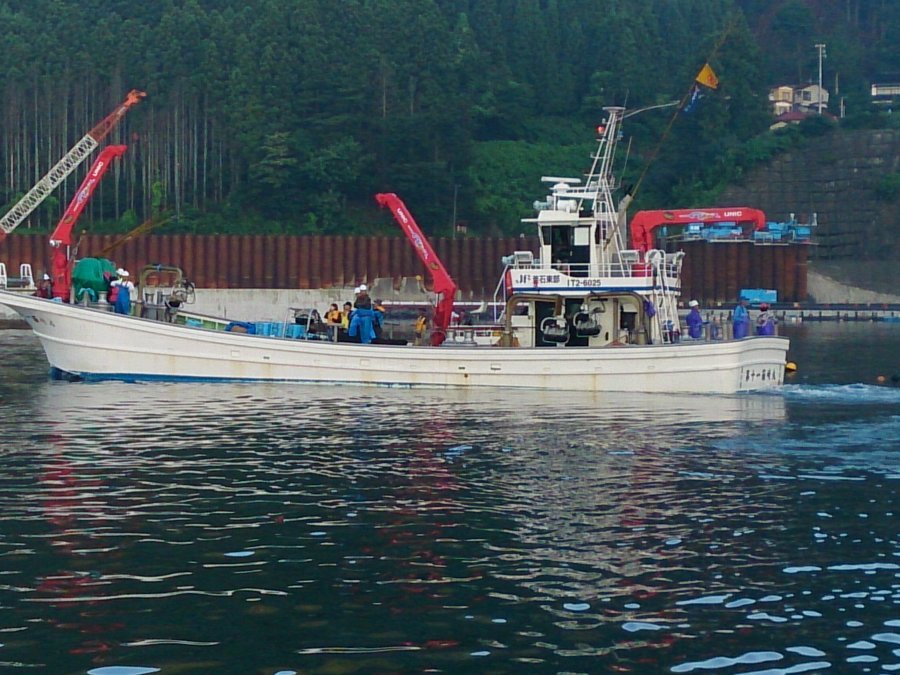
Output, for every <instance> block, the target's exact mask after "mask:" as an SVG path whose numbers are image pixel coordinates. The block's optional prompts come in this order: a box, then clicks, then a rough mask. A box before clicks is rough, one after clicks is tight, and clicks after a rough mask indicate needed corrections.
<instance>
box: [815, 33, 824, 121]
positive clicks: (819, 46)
mask: <svg viewBox="0 0 900 675" xmlns="http://www.w3.org/2000/svg"><path fill="white" fill-rule="evenodd" d="M816 49H817V50H818V52H819V114H820V115H821V114H822V59H824V58H825V44H824V43H822V42H820V43H818V44H816Z"/></svg>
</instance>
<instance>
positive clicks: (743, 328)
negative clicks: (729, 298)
mask: <svg viewBox="0 0 900 675" xmlns="http://www.w3.org/2000/svg"><path fill="white" fill-rule="evenodd" d="M749 302H750V301H749V300H748V299H747V298H746V297H744V296H743V295H742V296H741V300H740V302H738V305H737V307H735V308H734V315H733V316H732V319H731V320H732V323H733V324H734V339H735V340H740V339H741V338H745V337H747V336H748V335H749V334H750V311H749V310H748V309H747V304H748V303H749Z"/></svg>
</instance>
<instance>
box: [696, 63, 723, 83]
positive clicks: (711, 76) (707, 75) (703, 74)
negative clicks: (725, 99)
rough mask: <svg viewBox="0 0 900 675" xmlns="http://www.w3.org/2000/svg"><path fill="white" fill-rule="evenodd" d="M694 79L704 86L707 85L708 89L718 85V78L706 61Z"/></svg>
mask: <svg viewBox="0 0 900 675" xmlns="http://www.w3.org/2000/svg"><path fill="white" fill-rule="evenodd" d="M694 79H695V80H697V82H699V83H700V84H702V85H703V86H704V87H709V88H710V89H715V88H716V87H718V86H719V78H718V77H716V74H715V73H714V72H713V69H712V68H711V67H710V65H709V64H708V63H707V64H704V66H703V67H702V68H701V69H700V72H699V73H697V77H696V78H694Z"/></svg>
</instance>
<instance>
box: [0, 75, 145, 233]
mask: <svg viewBox="0 0 900 675" xmlns="http://www.w3.org/2000/svg"><path fill="white" fill-rule="evenodd" d="M146 95H147V94H145V93H144V92H142V91H138V90H137V89H132V90H131V91H130V92H128V96H126V97H125V100H124V101H123V102H122V103H120V104H119V106H118V107H117V108H116V109H115V110H113V111H112V112H111V113H110V114H109V115H107V116H106V117H105V118H104V119H103V120H102V121H101V122H100V123H99V124H97V125H96V126H95V127H94V128H93V129H91V130H90V131H89V132H87V134H85V136H84V138H82V139H81V140H80V141H78V142H77V143H76V144H75V145H74V146H73V147H72V149H71V150H69V152H67V153H66V154H65V156H64V157H63V158H62V159H61V160H59V161H58V162H57V163H56V165H55V166H54V167H53V168H52V169H50V171H48V172H47V175H46V176H44V177H43V178H41V179H40V180H39V181H38V182H37V184H36V185H35V186H34V187H33V188H31V190H29V191H28V193H27V194H26V195H25V196H24V197H22V199H20V200H19V201H18V202H17V203H16V205H15V206H13V207H12V208H11V209H10V210H9V211H8V212H7V213H6V215H4V216H3V218H0V242H2V241H3V240H4V239H6V236H7V235H8V234H9V233H10V232H12V231H13V230H15V229H16V228H17V227H18V226H19V225H21V224H22V222H23V221H24V220H25V219H26V218H27V217H28V215H29V214H30V213H31V212H32V211H34V210H35V209H36V208H37V207H38V205H39V204H40V203H41V202H42V201H44V199H46V198H47V195H49V194H50V193H51V192H52V191H53V190H55V189H56V188H57V187H58V186H59V184H60V183H62V182H63V181H64V180H65V179H66V177H67V176H68V175H69V174H70V173H72V172H73V171H74V170H75V167H77V166H78V165H79V164H81V163H82V162H83V161H84V160H85V158H86V157H87V156H88V155H90V154H91V153H92V152H93V151H94V150H95V149H96V148H97V146H98V145H100V141H102V140H103V139H104V138H106V136H107V135H108V134H109V132H110V131H112V130H113V128H114V127H115V126H116V124H118V123H119V120H121V119H122V117H124V116H125V113H126V112H128V109H129V108H131V106H133V105H135V104H137V103H139V102H140V100H141V99H142V98H144V97H145V96H146Z"/></svg>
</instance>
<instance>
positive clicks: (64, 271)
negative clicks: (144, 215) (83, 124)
mask: <svg viewBox="0 0 900 675" xmlns="http://www.w3.org/2000/svg"><path fill="white" fill-rule="evenodd" d="M126 150H128V146H127V145H108V146H106V147H105V148H103V151H102V152H101V153H100V156H99V157H97V159H96V161H95V162H94V164H93V165H92V166H91V170H90V171H88V175H87V176H86V177H85V179H84V182H83V183H82V184H81V187H79V188H78V191H77V192H76V193H75V196H74V197H72V201H71V202H69V206H68V208H67V209H66V212H65V213H64V214H63V217H62V218H61V219H60V221H59V223H58V224H57V225H56V229H55V230H53V234H52V235H50V246H51V247H53V262H52V264H51V273H50V277H51V279H52V283H53V297H54V298H61V299H62V300H63V302H68V301H69V292H70V291H71V288H72V266H73V263H74V261H73V260H72V249H71V247H72V230H73V229H74V228H75V223H77V222H78V218H79V216H81V212H82V211H84V207H85V206H87V203H88V201H89V200H90V198H91V195H92V194H94V189H95V188H96V187H97V185H98V184H99V183H100V179H101V178H103V174H105V173H106V171H107V169H109V167H110V166H112V163H113V161H114V160H116V159H118V158H119V157H121V156H122V155H123V154H125V151H126Z"/></svg>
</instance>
